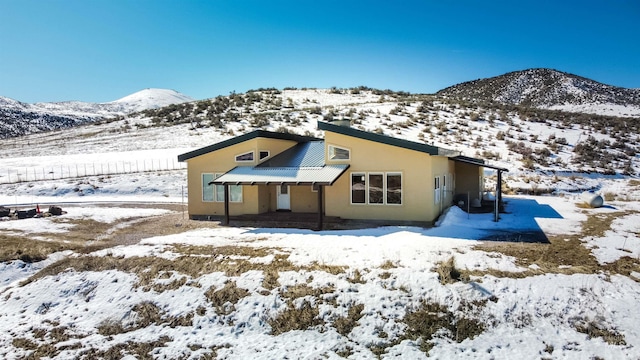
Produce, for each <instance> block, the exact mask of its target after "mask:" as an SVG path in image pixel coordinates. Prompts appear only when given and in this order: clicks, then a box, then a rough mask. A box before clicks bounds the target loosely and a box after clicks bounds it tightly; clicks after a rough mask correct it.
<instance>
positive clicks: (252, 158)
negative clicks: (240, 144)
mask: <svg viewBox="0 0 640 360" xmlns="http://www.w3.org/2000/svg"><path fill="white" fill-rule="evenodd" d="M249 154H251V160H238V158H240V157H242V156H245V155H249ZM255 159H256V152H255V151H253V150H251V151H246V152H243V153H241V154H238V155H236V156H235V157H234V160H235V162H237V163H251V162H254V161H255Z"/></svg>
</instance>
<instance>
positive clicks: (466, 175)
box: [455, 162, 483, 200]
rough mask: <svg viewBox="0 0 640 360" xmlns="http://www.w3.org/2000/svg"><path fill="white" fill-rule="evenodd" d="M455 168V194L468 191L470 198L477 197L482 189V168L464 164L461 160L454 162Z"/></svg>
mask: <svg viewBox="0 0 640 360" xmlns="http://www.w3.org/2000/svg"><path fill="white" fill-rule="evenodd" d="M455 169H456V194H465V195H466V194H467V193H469V197H470V199H472V200H473V199H479V198H480V195H481V192H482V189H481V188H480V186H481V180H480V179H481V177H482V172H483V168H482V167H479V166H476V165H471V164H465V163H462V162H457V163H456V164H455Z"/></svg>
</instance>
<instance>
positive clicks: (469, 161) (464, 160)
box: [449, 156, 509, 172]
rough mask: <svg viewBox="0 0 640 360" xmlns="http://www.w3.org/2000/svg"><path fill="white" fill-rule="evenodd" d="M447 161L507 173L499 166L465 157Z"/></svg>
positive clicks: (452, 158) (506, 170) (456, 157)
mask: <svg viewBox="0 0 640 360" xmlns="http://www.w3.org/2000/svg"><path fill="white" fill-rule="evenodd" d="M449 159H451V160H453V161H457V162H461V163H465V164H469V165H476V166H481V167H484V168H489V169H494V170H498V171H503V172H509V170H508V169H505V168H501V167H499V166H494V165H489V164H485V163H484V161H483V160H480V159H474V158H470V157H466V156H455V157H450V158H449Z"/></svg>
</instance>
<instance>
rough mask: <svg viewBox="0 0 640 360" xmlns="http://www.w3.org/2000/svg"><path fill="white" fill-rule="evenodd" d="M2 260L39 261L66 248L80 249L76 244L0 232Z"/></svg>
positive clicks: (0, 258)
mask: <svg viewBox="0 0 640 360" xmlns="http://www.w3.org/2000/svg"><path fill="white" fill-rule="evenodd" d="M0 243H2V246H0V262H6V261H12V260H22V261H24V262H28V263H30V262H38V261H42V260H44V259H46V258H47V256H49V255H50V254H52V253H54V252H58V251H64V250H74V251H76V250H78V249H79V248H80V247H79V246H77V245H76V244H68V243H60V242H50V241H41V240H32V239H30V238H27V237H24V236H11V235H3V234H0Z"/></svg>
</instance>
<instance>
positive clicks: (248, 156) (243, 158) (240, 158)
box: [236, 151, 253, 162]
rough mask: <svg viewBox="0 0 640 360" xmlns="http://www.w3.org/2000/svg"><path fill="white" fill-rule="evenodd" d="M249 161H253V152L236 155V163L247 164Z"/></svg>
mask: <svg viewBox="0 0 640 360" xmlns="http://www.w3.org/2000/svg"><path fill="white" fill-rule="evenodd" d="M249 161H253V151H249V152H246V153H244V154H240V155H236V162H249Z"/></svg>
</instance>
